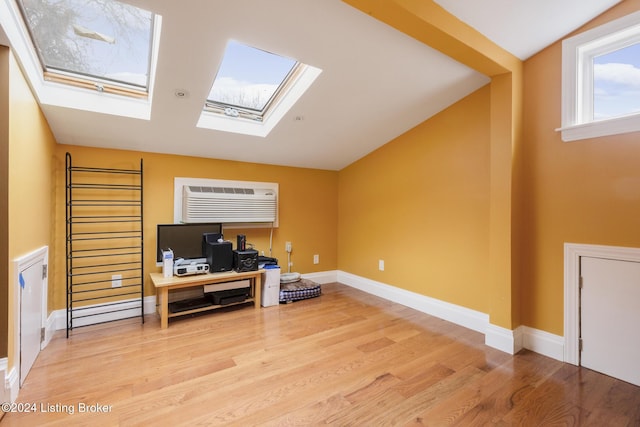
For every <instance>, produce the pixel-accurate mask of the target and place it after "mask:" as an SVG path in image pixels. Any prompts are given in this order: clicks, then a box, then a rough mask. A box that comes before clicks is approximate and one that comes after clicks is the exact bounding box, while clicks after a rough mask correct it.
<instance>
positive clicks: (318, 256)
mask: <svg viewBox="0 0 640 427" xmlns="http://www.w3.org/2000/svg"><path fill="white" fill-rule="evenodd" d="M313 263H314V264H320V255H314V256H313Z"/></svg>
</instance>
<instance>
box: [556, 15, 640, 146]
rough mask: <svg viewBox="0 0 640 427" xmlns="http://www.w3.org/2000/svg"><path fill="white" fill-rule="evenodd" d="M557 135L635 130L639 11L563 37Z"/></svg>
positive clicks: (638, 123)
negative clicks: (560, 97) (559, 133)
mask: <svg viewBox="0 0 640 427" xmlns="http://www.w3.org/2000/svg"><path fill="white" fill-rule="evenodd" d="M562 98H563V101H562V128H561V129H559V130H560V131H561V132H562V139H563V140H564V141H574V140H579V139H585V138H592V137H599V136H605V135H615V134H620V133H627V132H635V131H640V12H636V13H634V14H631V15H628V16H625V17H623V18H621V19H618V20H616V21H612V22H610V23H608V24H605V25H602V26H600V27H597V28H594V29H592V30H589V31H586V32H584V33H581V34H579V35H577V36H575V37H572V38H569V39H566V40H565V41H564V42H563V46H562Z"/></svg>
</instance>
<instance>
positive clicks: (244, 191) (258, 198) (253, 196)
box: [182, 185, 277, 224]
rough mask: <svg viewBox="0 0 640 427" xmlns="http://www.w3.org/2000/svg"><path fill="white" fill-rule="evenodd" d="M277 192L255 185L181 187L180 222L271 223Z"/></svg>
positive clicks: (275, 216) (272, 221) (273, 218)
mask: <svg viewBox="0 0 640 427" xmlns="http://www.w3.org/2000/svg"><path fill="white" fill-rule="evenodd" d="M276 219H277V191H276V190H274V189H270V188H262V187H257V186H255V187H254V186H247V185H244V186H224V185H219V186H218V185H216V186H203V185H183V186H182V222H188V223H191V222H221V223H225V224H232V223H274V222H276Z"/></svg>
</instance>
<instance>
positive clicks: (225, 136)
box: [0, 0, 618, 170]
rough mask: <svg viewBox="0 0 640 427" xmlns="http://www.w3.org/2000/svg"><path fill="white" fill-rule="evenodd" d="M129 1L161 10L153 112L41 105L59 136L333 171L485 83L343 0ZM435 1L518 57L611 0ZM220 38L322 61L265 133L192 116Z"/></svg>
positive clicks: (217, 54)
mask: <svg viewBox="0 0 640 427" xmlns="http://www.w3.org/2000/svg"><path fill="white" fill-rule="evenodd" d="M129 2H130V3H132V4H135V5H137V6H140V7H143V8H145V9H148V10H151V11H153V12H155V13H158V14H160V15H162V17H163V21H162V35H161V40H160V51H159V56H158V69H157V75H156V84H155V88H154V92H153V105H152V112H151V119H150V120H139V119H131V118H124V117H120V116H115V115H107V114H101V113H92V112H87V111H81V110H74V109H70V108H64V107H56V106H51V105H42V109H43V111H44V114H45V116H46V117H47V120H48V121H49V124H50V126H51V129H52V131H53V133H54V134H55V137H56V139H57V141H58V142H59V143H62V144H73V145H86V146H95V147H108V148H118V149H125V150H140V151H147V152H157V153H170V154H179V155H188V156H198V157H210V158H218V159H228V160H239V161H245V162H257V163H267V164H277V165H285V166H298V167H308V168H318V169H329V170H340V169H342V168H344V167H345V166H347V165H349V164H350V163H352V162H354V161H356V160H357V159H359V158H361V157H363V156H365V155H366V154H367V153H369V152H371V151H373V150H375V149H376V148H378V147H380V146H381V145H384V144H385V143H387V142H388V141H390V140H391V139H393V138H395V137H397V136H399V135H401V134H402V133H404V132H405V131H407V130H409V129H410V128H412V127H414V126H416V125H417V124H419V123H421V122H422V121H424V120H425V119H427V118H429V117H431V116H432V115H434V114H436V113H437V112H439V111H441V110H442V109H444V108H446V107H447V106H449V105H451V104H453V103H455V102H456V101H457V100H459V99H461V98H463V97H464V96H466V95H468V94H469V93H471V92H473V91H475V90H476V89H478V88H479V87H482V86H483V85H485V84H486V83H488V81H489V79H488V78H487V77H486V76H483V75H481V74H479V73H477V72H475V71H473V70H471V69H469V68H467V67H466V66H463V65H461V64H459V63H457V62H455V61H453V60H452V59H450V58H448V57H446V56H444V55H442V54H440V53H438V52H436V51H434V50H433V49H431V48H429V47H427V46H425V45H424V44H422V43H419V42H417V41H416V40H414V39H412V38H409V37H408V36H406V35H404V34H402V33H400V32H398V31H396V30H394V29H392V28H390V27H389V26H387V25H385V24H383V23H381V22H379V21H377V20H375V19H373V18H371V17H370V16H368V15H366V14H364V13H362V12H360V11H358V10H356V9H354V8H352V7H350V6H349V5H347V4H345V3H343V2H342V1H341V0H269V1H260V2H257V1H254V0H235V1H232V2H229V1H221V0H189V1H179V2H178V1H175V0H129ZM437 2H438V3H439V4H441V5H442V6H443V7H444V8H446V9H448V10H450V11H451V12H452V13H454V14H456V15H457V16H459V18H460V19H461V20H463V21H465V22H467V23H468V24H469V25H471V26H473V27H475V28H476V29H478V30H480V31H481V32H483V33H485V35H486V36H487V37H489V38H490V39H492V40H493V41H494V42H495V43H497V44H499V45H501V46H502V47H503V48H505V49H507V50H508V51H510V52H512V53H513V54H514V55H516V56H518V57H520V58H523V59H524V58H527V57H529V56H531V55H532V54H533V53H535V52H537V51H539V50H541V49H542V48H544V47H546V46H547V45H548V44H550V43H552V42H554V41H556V40H558V39H559V38H561V37H562V36H564V35H566V34H567V33H569V32H570V31H572V30H574V29H575V28H576V27H578V26H580V25H581V24H582V23H584V22H587V21H588V20H590V19H591V18H593V17H595V16H597V15H598V14H599V13H601V12H602V11H603V10H605V9H607V8H608V7H610V6H612V5H614V4H615V3H618V1H614V0H607V1H605V0H563V1H557V0H536V1H530V0H527V1H525V0H517V1H516V0H485V1H483V2H478V1H477V0H437ZM480 4H481V5H482V6H480ZM489 11H498V12H492V13H489ZM228 39H235V40H238V41H240V42H243V43H246V44H249V45H253V46H255V47H258V48H262V49H265V50H268V51H271V52H274V53H278V54H280V55H284V56H289V57H293V58H296V59H297V60H299V61H301V62H304V63H307V64H310V65H313V66H315V67H318V68H321V69H322V70H323V72H322V73H321V75H320V76H319V77H318V78H317V80H316V81H315V82H314V84H313V85H312V86H311V88H310V89H309V90H308V91H307V92H306V93H305V94H304V95H303V96H302V98H301V99H300V100H299V101H298V102H297V103H296V104H295V105H294V107H293V108H292V109H291V110H290V111H289V113H288V114H286V115H285V116H284V118H283V119H282V121H281V122H280V123H279V124H278V125H277V126H276V127H275V129H274V130H273V131H272V132H271V133H270V134H269V135H268V136H267V137H265V138H262V137H255V136H246V135H238V134H232V133H226V132H220V131H213V130H205V129H199V128H196V126H195V124H196V122H197V120H198V117H199V115H200V112H201V111H202V107H203V105H204V101H205V98H206V96H207V94H208V93H209V89H210V87H211V84H212V81H213V78H214V77H215V71H216V68H217V65H218V64H219V63H220V61H221V57H222V54H223V50H224V47H225V43H226V41H227V40H228ZM0 40H1V38H0ZM176 89H181V90H187V91H188V92H189V97H187V98H177V97H175V96H174V92H175V90H176ZM296 117H297V118H298V120H296ZM300 118H302V120H299V119H300Z"/></svg>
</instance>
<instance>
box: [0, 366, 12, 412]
mask: <svg viewBox="0 0 640 427" xmlns="http://www.w3.org/2000/svg"><path fill="white" fill-rule="evenodd" d="M7 369H9V359H7V358H6V357H3V358H0V379H1V380H2V383H1V384H2V387H1V388H0V403H4V402H10V401H11V400H10V399H9V392H8V390H9V387H8V384H7Z"/></svg>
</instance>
